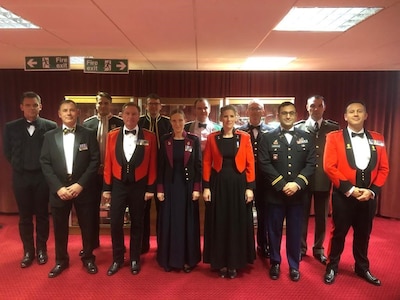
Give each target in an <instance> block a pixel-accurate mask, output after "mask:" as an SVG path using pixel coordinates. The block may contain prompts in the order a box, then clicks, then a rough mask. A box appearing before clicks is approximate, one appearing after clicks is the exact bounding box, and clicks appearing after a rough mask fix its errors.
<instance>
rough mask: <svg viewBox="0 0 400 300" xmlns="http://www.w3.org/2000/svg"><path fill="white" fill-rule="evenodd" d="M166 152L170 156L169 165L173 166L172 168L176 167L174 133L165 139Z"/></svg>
mask: <svg viewBox="0 0 400 300" xmlns="http://www.w3.org/2000/svg"><path fill="white" fill-rule="evenodd" d="M164 143H165V152H166V154H167V158H168V162H169V165H170V166H171V168H173V167H174V158H173V151H174V149H173V145H172V144H173V137H172V134H171V135H170V137H169V138H168V139H166V140H165V142H164Z"/></svg>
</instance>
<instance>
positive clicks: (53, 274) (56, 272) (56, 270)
mask: <svg viewBox="0 0 400 300" xmlns="http://www.w3.org/2000/svg"><path fill="white" fill-rule="evenodd" d="M68 267H69V264H68V263H64V264H56V265H55V267H54V268H53V269H51V271H50V272H49V278H54V277H57V276H58V275H60V274H61V273H62V272H63V271H64V270H65V269H66V268H68Z"/></svg>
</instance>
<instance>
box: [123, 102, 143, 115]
mask: <svg viewBox="0 0 400 300" xmlns="http://www.w3.org/2000/svg"><path fill="white" fill-rule="evenodd" d="M129 106H133V107H136V108H137V110H138V111H139V114H140V107H139V105H137V104H136V103H135V102H127V103H125V104H124V105H123V106H122V112H123V111H124V110H125V108H127V107H129Z"/></svg>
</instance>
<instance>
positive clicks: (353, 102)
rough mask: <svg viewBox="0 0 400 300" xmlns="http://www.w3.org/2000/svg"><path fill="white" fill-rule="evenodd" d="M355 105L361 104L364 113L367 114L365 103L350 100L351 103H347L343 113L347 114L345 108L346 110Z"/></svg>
mask: <svg viewBox="0 0 400 300" xmlns="http://www.w3.org/2000/svg"><path fill="white" fill-rule="evenodd" d="M356 103H358V104H361V105H362V106H364V109H365V112H367V106H366V105H365V103H364V102H363V101H359V100H352V101H349V102H347V104H346V108H345V109H344V113H347V108H348V107H349V106H350V105H352V104H356Z"/></svg>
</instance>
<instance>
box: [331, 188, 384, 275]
mask: <svg viewBox="0 0 400 300" xmlns="http://www.w3.org/2000/svg"><path fill="white" fill-rule="evenodd" d="M375 211H376V199H374V200H372V199H371V200H369V201H362V202H361V201H358V200H357V199H356V198H354V197H351V196H350V197H346V196H345V195H344V194H343V193H341V192H340V191H338V190H336V189H335V190H334V191H333V194H332V220H333V225H334V228H333V232H332V238H331V240H330V243H329V253H328V265H327V269H333V270H334V271H335V272H337V270H338V266H339V260H340V256H341V254H342V252H343V249H344V244H345V239H346V235H347V232H348V231H349V229H350V227H353V231H354V234H353V256H354V259H355V262H356V264H355V269H356V271H366V270H368V269H369V260H368V245H369V237H370V234H371V230H372V221H373V219H374V216H375Z"/></svg>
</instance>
